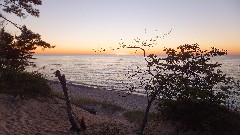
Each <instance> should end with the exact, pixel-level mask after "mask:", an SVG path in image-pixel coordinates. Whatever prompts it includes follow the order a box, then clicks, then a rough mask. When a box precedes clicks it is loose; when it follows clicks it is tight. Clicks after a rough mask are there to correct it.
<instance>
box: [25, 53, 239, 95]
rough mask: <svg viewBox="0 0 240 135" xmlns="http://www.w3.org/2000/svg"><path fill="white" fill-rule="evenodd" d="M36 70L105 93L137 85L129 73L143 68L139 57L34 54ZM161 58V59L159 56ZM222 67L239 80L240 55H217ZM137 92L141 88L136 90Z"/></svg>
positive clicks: (144, 63) (137, 81) (136, 81)
mask: <svg viewBox="0 0 240 135" xmlns="http://www.w3.org/2000/svg"><path fill="white" fill-rule="evenodd" d="M34 57H35V58H37V59H36V60H34V62H35V64H36V67H35V68H31V69H29V70H33V71H34V70H35V71H36V70H38V71H39V72H40V73H42V74H44V75H45V76H46V78H48V79H51V80H57V78H56V77H55V76H54V74H53V73H54V72H55V71H56V70H60V71H61V73H62V74H65V76H66V79H67V81H68V83H72V84H77V85H84V86H88V87H95V88H101V89H106V90H123V91H124V90H127V89H128V88H127V87H126V86H129V84H130V85H133V86H138V85H139V83H140V82H139V79H138V78H137V77H136V78H132V79H129V78H128V76H129V74H132V73H134V71H137V67H139V68H140V69H144V68H146V64H147V63H146V61H145V59H144V57H143V56H130V55H34ZM159 57H163V56H159ZM212 61H213V62H215V61H217V62H219V63H221V64H223V65H222V67H221V70H222V71H223V72H224V73H226V74H227V75H228V76H231V77H234V79H236V80H240V56H221V57H216V58H213V59H212ZM137 90H138V91H139V92H140V93H142V92H143V89H142V88H138V89H137Z"/></svg>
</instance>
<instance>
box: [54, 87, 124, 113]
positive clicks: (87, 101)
mask: <svg viewBox="0 0 240 135" xmlns="http://www.w3.org/2000/svg"><path fill="white" fill-rule="evenodd" d="M52 95H53V96H56V97H59V98H61V99H64V95H63V93H61V92H59V91H55V90H52ZM70 100H71V102H72V103H73V104H74V105H77V106H81V107H82V106H100V107H101V108H102V109H104V110H109V111H111V112H118V111H124V110H125V109H124V108H122V107H121V106H119V105H116V104H114V103H111V102H109V101H100V100H96V99H91V98H86V97H73V96H70Z"/></svg>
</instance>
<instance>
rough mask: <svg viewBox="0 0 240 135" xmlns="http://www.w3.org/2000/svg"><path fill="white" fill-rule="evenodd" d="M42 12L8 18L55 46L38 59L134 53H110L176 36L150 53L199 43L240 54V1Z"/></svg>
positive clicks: (49, 1) (99, 0) (118, 0)
mask: <svg viewBox="0 0 240 135" xmlns="http://www.w3.org/2000/svg"><path fill="white" fill-rule="evenodd" d="M38 8H39V9H40V17H39V18H34V17H31V16H29V17H27V18H26V19H24V20H23V19H19V18H17V17H15V16H14V15H7V17H8V18H9V19H10V20H12V21H13V22H17V23H18V24H20V25H23V24H25V25H26V26H27V27H28V28H29V29H31V30H32V31H34V32H37V33H39V34H41V35H42V38H43V39H44V40H45V41H47V42H49V43H51V44H52V45H56V48H54V49H51V50H45V51H41V50H38V51H37V53H54V54H61V53H64V54H94V53H95V52H94V51H93V49H95V50H97V49H100V48H104V49H106V50H107V51H106V52H104V53H111V54H123V53H132V52H126V50H129V49H121V50H117V51H108V50H110V47H111V48H117V47H118V43H120V42H122V41H124V42H125V43H127V44H131V42H132V41H133V39H135V38H136V37H139V38H141V39H150V38H152V37H156V36H161V35H163V34H165V33H168V32H169V31H171V33H170V34H169V35H167V36H166V37H165V39H163V40H158V41H157V43H158V44H157V45H156V46H155V47H154V48H150V50H149V51H147V52H148V53H155V54H156V53H158V54H159V53H162V50H163V47H172V48H176V47H177V46H178V45H181V44H193V43H198V44H199V45H200V47H201V48H203V49H210V47H212V46H214V47H217V48H219V49H227V50H228V52H229V54H240V0H71V1H69V0H43V5H42V6H39V7H38ZM7 27H9V28H10V32H12V33H13V34H19V33H20V32H19V31H18V30H17V29H14V28H11V27H12V26H10V24H9V26H7ZM145 29H146V30H145ZM121 39H122V40H121Z"/></svg>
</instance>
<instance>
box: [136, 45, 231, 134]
mask: <svg viewBox="0 0 240 135" xmlns="http://www.w3.org/2000/svg"><path fill="white" fill-rule="evenodd" d="M177 49H178V51H177V50H175V49H171V48H165V49H164V51H165V52H166V54H167V57H163V58H161V57H158V56H156V55H154V54H151V55H149V56H147V58H146V61H147V67H148V69H147V70H146V71H139V72H138V73H140V74H147V75H150V77H149V78H142V80H141V84H142V85H143V86H144V87H145V90H146V93H147V97H148V106H147V108H146V114H145V117H144V120H143V124H142V128H141V133H142V134H143V131H144V128H145V125H146V122H147V116H148V112H149V109H150V107H151V105H152V103H153V102H154V101H156V100H157V101H158V110H159V113H160V114H161V116H162V117H165V118H171V119H174V118H175V116H176V115H177V116H179V117H180V118H179V119H181V118H184V116H186V119H188V120H186V119H184V121H185V122H188V121H190V123H188V125H192V126H194V125H196V126H195V128H200V126H199V124H200V125H202V124H205V125H206V123H201V121H198V120H197V119H199V120H202V118H208V117H206V116H212V115H213V114H216V112H218V111H219V109H220V110H221V108H223V109H224V108H226V106H228V103H229V101H232V100H231V99H230V98H229V97H230V96H231V93H232V90H231V88H232V87H233V80H232V78H230V77H226V74H224V73H223V72H222V71H221V70H220V69H219V67H221V64H219V63H218V62H216V63H214V62H211V61H210V59H211V57H215V56H221V55H226V54H227V51H226V50H219V49H216V48H212V49H211V50H210V51H207V50H205V51H202V50H201V49H200V47H199V45H198V44H193V45H189V44H185V45H180V46H179V47H178V48H177ZM232 103H234V102H232ZM224 105H225V106H224ZM188 106H189V108H188ZM206 110H208V111H207V114H205V113H204V112H205V111H206ZM191 111H192V112H193V114H195V113H197V112H200V114H199V115H197V114H196V117H195V119H193V117H191V116H193V115H187V114H189V113H191ZM201 112H202V113H201ZM174 114H175V115H174ZM182 114H186V115H182ZM218 120H219V121H218V122H220V119H218ZM214 122H217V121H214ZM185 124H186V123H185ZM202 126H203V125H202ZM207 126H210V125H207Z"/></svg>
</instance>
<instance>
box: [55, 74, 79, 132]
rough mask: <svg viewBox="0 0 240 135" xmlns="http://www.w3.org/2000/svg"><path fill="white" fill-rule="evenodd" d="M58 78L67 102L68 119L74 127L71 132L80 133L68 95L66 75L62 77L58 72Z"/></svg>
mask: <svg viewBox="0 0 240 135" xmlns="http://www.w3.org/2000/svg"><path fill="white" fill-rule="evenodd" d="M55 75H56V77H58V80H59V81H60V83H61V85H62V89H63V93H64V96H65V101H66V105H67V114H68V119H69V121H70V123H71V125H72V127H71V130H73V131H77V132H80V128H79V126H78V124H77V121H76V118H75V116H74V114H73V112H72V106H71V102H70V98H69V95H68V88H67V85H66V79H65V75H61V73H60V71H59V70H57V71H56V72H55Z"/></svg>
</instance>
